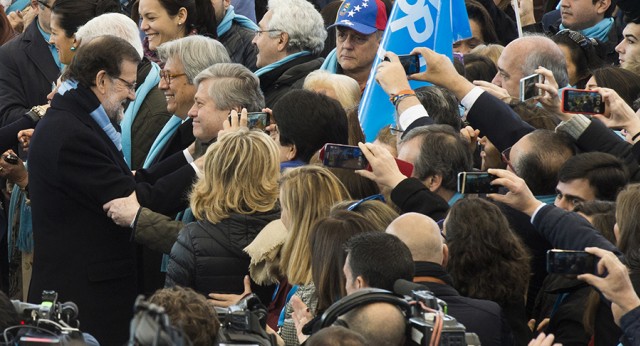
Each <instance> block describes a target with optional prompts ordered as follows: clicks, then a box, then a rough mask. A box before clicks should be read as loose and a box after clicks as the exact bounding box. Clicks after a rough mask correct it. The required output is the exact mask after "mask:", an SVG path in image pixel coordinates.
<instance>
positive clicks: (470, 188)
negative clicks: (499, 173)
mask: <svg viewBox="0 0 640 346" xmlns="http://www.w3.org/2000/svg"><path fill="white" fill-rule="evenodd" d="M496 178H497V177H496V176H495V175H492V174H489V173H486V172H460V173H458V192H460V193H463V194H474V193H497V192H498V189H499V188H500V187H499V186H497V185H491V182H492V181H493V180H494V179H496Z"/></svg>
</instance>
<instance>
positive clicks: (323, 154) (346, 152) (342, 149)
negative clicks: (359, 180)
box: [319, 143, 413, 177]
mask: <svg viewBox="0 0 640 346" xmlns="http://www.w3.org/2000/svg"><path fill="white" fill-rule="evenodd" d="M319 156H320V160H322V164H323V165H325V166H327V167H335V168H345V169H354V170H355V169H366V170H368V171H371V165H369V162H368V161H367V158H366V157H365V156H364V154H363V153H362V150H360V148H359V147H357V146H352V145H344V144H333V143H327V144H325V145H324V147H322V149H320V155H319ZM394 160H395V161H396V165H397V166H398V170H400V173H402V175H404V176H405V177H410V176H411V175H412V174H413V165H412V164H411V163H409V162H407V161H403V160H400V159H396V158H394Z"/></svg>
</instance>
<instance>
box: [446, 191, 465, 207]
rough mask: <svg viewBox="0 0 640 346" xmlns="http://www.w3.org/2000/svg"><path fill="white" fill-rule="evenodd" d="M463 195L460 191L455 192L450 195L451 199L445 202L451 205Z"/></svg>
mask: <svg viewBox="0 0 640 346" xmlns="http://www.w3.org/2000/svg"><path fill="white" fill-rule="evenodd" d="M463 197H464V195H463V194H461V193H460V192H456V193H455V194H453V196H451V199H450V200H449V201H448V202H447V203H448V204H449V206H450V207H451V206H453V204H454V203H456V202H457V201H458V200H459V199H461V198H463Z"/></svg>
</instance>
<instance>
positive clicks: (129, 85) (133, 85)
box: [116, 77, 137, 93]
mask: <svg viewBox="0 0 640 346" xmlns="http://www.w3.org/2000/svg"><path fill="white" fill-rule="evenodd" d="M116 79H118V80H119V81H121V82H122V83H124V85H125V86H126V87H127V89H129V91H132V92H134V93H135V92H136V85H137V84H136V82H133V83H129V82H127V81H126V80H124V79H122V78H120V77H116Z"/></svg>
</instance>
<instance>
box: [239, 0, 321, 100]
mask: <svg viewBox="0 0 640 346" xmlns="http://www.w3.org/2000/svg"><path fill="white" fill-rule="evenodd" d="M259 26H260V29H259V30H257V31H256V35H255V37H254V38H253V41H252V42H253V44H254V45H256V47H257V48H258V58H257V62H256V66H257V67H258V68H259V69H258V70H257V71H256V75H257V76H258V77H259V78H260V88H261V89H262V91H263V92H264V95H265V100H266V104H267V107H270V108H271V107H273V105H274V104H275V103H276V101H278V99H280V97H281V96H282V95H284V94H286V93H287V92H288V91H289V90H291V89H300V88H302V84H303V83H304V79H305V77H306V76H307V75H308V74H309V73H310V72H311V71H314V70H317V69H319V68H320V66H321V65H322V62H323V61H324V59H323V58H321V57H319V56H318V55H319V54H320V53H321V52H322V49H323V48H324V40H325V39H326V38H327V31H326V30H325V29H324V21H323V20H322V16H321V15H320V13H319V12H318V11H317V10H316V9H315V8H314V7H313V5H312V4H311V3H310V2H308V1H306V0H270V1H269V10H268V11H267V13H265V15H264V17H262V20H261V21H260V23H259Z"/></svg>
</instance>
